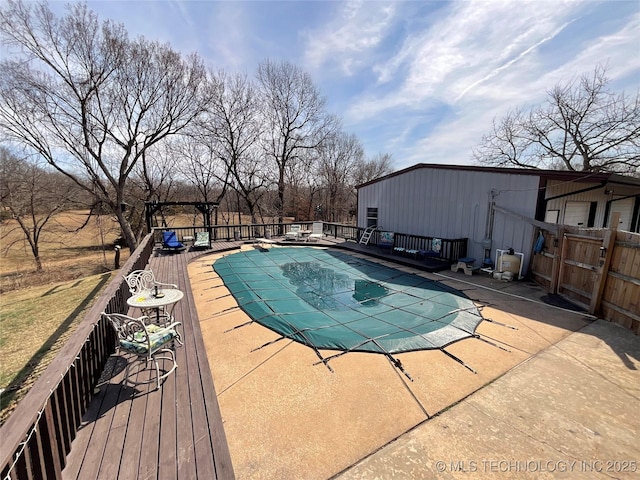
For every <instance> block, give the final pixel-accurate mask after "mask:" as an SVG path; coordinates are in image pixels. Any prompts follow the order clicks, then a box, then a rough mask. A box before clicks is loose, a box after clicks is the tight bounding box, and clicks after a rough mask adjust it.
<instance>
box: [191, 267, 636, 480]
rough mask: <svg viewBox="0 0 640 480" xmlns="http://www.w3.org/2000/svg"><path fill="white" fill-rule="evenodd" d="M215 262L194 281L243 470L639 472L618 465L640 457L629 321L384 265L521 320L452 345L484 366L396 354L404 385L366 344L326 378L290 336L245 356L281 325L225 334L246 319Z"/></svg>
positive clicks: (491, 284)
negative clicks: (365, 348)
mask: <svg viewBox="0 0 640 480" xmlns="http://www.w3.org/2000/svg"><path fill="white" fill-rule="evenodd" d="M218 257H219V255H211V256H207V257H202V258H200V259H198V260H197V261H195V262H193V263H192V264H191V265H190V266H189V277H190V281H191V286H192V290H193V294H194V298H195V301H196V307H197V309H198V315H199V317H200V322H201V327H202V332H203V336H204V341H205V345H206V347H207V352H208V356H209V361H210V365H211V369H212V373H213V377H214V381H215V385H216V391H217V392H218V402H219V404H220V409H221V412H222V416H223V421H224V426H225V433H226V436H227V440H228V443H229V449H230V451H231V457H232V461H233V465H234V470H235V474H236V477H237V478H238V479H244V478H247V479H248V478H251V479H253V478H265V479H275V478H278V479H287V478H291V479H325V478H340V479H356V478H358V479H361V478H367V479H368V478H381V479H386V478H407V479H409V478H473V477H475V478H485V477H487V476H490V475H494V476H498V475H502V476H503V478H514V477H518V478H545V477H546V478H563V476H564V477H565V478H569V477H570V478H580V477H582V478H594V476H595V477H598V476H602V478H608V477H616V478H638V477H640V473H639V472H638V470H640V464H639V463H636V464H635V466H636V472H631V471H627V472H625V471H622V472H621V470H625V469H626V470H631V469H633V466H632V464H624V463H622V462H625V461H626V462H634V461H635V462H640V442H638V440H637V438H638V435H639V432H640V415H638V412H639V411H640V337H637V336H634V335H633V334H632V333H631V332H629V331H627V330H625V329H623V328H622V327H618V326H617V325H613V324H609V323H607V322H603V321H595V322H594V321H593V319H591V318H588V317H587V316H585V315H582V314H576V313H573V312H569V311H566V310H562V309H559V308H556V307H553V306H551V305H547V304H545V303H543V302H541V301H540V297H542V296H544V292H543V291H542V290H541V289H540V288H538V287H537V286H535V285H533V284H531V283H528V282H511V283H506V282H501V281H498V280H493V279H491V278H489V277H484V276H473V277H469V276H465V275H463V274H461V273H452V272H446V273H444V274H442V275H440V274H430V273H424V272H419V271H417V270H413V269H411V268H408V267H397V266H396V265H394V264H392V263H388V264H389V265H391V266H394V267H396V268H398V269H400V270H403V271H410V272H414V273H416V274H419V275H422V276H425V277H427V278H433V279H436V280H440V281H443V282H444V283H446V284H447V285H450V286H452V287H455V288H458V289H459V290H462V291H463V292H464V293H465V294H466V295H467V296H468V297H470V298H472V299H473V300H476V301H478V302H481V303H483V304H484V305H485V307H484V309H483V316H484V317H485V318H491V319H493V320H494V321H495V322H500V323H503V324H506V325H511V326H514V327H516V328H517V330H514V329H511V328H507V327H505V326H502V325H500V324H498V323H491V322H483V323H481V324H480V326H479V328H478V333H480V334H481V335H482V336H483V337H484V338H486V339H487V340H489V341H491V342H494V343H496V344H499V345H502V346H504V347H506V348H508V349H509V350H510V352H506V351H504V350H502V349H500V348H497V347H496V346H494V345H491V344H489V343H486V342H483V341H481V340H478V339H466V340H463V341H461V342H458V343H456V344H453V345H451V346H449V347H447V348H446V350H447V351H449V352H450V353H452V354H453V355H455V356H456V357H458V358H460V359H462V360H464V362H466V364H468V365H469V366H470V367H472V368H473V369H474V370H475V371H476V372H477V373H473V372H472V371H470V370H469V369H467V368H465V367H464V366H463V365H461V364H459V363H458V362H456V361H455V360H453V359H452V358H450V357H448V356H447V355H446V354H444V353H443V352H441V351H423V352H413V353H405V354H399V355H396V357H397V358H398V359H400V360H401V361H402V364H403V365H404V368H405V369H406V371H407V372H408V373H409V374H410V375H411V377H412V378H413V381H411V380H409V379H408V378H407V377H406V376H404V375H403V374H402V373H401V372H400V371H399V370H398V369H397V368H395V367H394V366H393V365H392V364H391V362H390V361H389V360H387V359H386V358H385V357H384V356H382V355H375V354H366V353H349V354H346V355H343V356H340V357H338V358H335V359H333V360H331V362H330V365H331V367H332V369H333V370H334V372H333V373H332V372H330V371H329V370H328V369H327V368H326V367H325V366H324V365H322V364H319V365H314V364H315V363H316V362H318V357H317V356H316V355H315V353H314V352H313V350H311V349H310V348H307V347H305V346H302V345H300V344H297V343H295V342H292V341H289V340H281V341H278V342H276V343H273V344H271V345H268V346H266V347H264V348H261V349H258V350H255V351H252V350H254V349H256V348H258V347H260V346H262V345H264V344H266V343H268V342H270V341H272V340H275V339H277V338H278V335H276V334H275V333H273V332H271V331H270V330H268V329H266V328H264V327H262V326H260V325H258V324H255V323H252V324H249V325H245V326H242V327H240V328H236V329H234V327H237V326H239V325H242V324H244V323H246V322H248V321H249V319H248V317H247V316H246V315H245V314H244V313H243V312H242V311H241V310H239V309H238V308H237V306H236V304H235V301H234V299H233V298H232V297H231V296H230V295H228V291H227V290H226V288H225V287H224V285H223V284H222V281H221V280H220V279H219V278H218V276H217V275H216V273H215V272H214V271H213V269H212V268H211V264H212V263H213V262H214V261H215V259H216V258H218ZM365 258H367V259H369V260H372V259H371V258H369V257H365ZM380 263H387V262H384V261H380ZM525 298H528V299H530V300H526V299H525ZM574 332H576V333H574ZM322 353H323V354H324V356H328V355H331V354H332V353H334V352H322ZM573 461H575V462H576V463H574V464H571V463H570V462H573ZM505 462H510V463H505ZM563 462H564V463H563ZM598 462H601V463H598ZM607 462H612V463H611V464H610V465H609V464H608V463H607ZM614 462H618V463H614ZM551 470H553V471H551ZM562 470H564V471H562ZM598 470H602V472H598Z"/></svg>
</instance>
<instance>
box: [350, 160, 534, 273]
mask: <svg viewBox="0 0 640 480" xmlns="http://www.w3.org/2000/svg"><path fill="white" fill-rule="evenodd" d="M538 185H539V178H538V177H537V176H535V175H513V174H501V173H493V172H478V171H465V170H455V169H451V170H449V169H431V168H428V167H425V168H419V169H415V170H409V171H407V172H405V173H402V174H399V175H395V176H392V177H390V178H388V179H385V180H382V181H379V182H375V183H372V184H371V185H368V186H366V187H362V188H360V189H359V190H358V225H365V224H366V211H367V208H369V207H378V212H379V213H378V215H379V222H378V223H379V225H380V226H382V227H383V229H384V230H388V231H394V232H403V233H410V234H415V235H424V236H432V237H442V238H468V239H469V249H468V254H469V255H470V256H472V257H474V258H475V259H476V261H477V262H476V263H477V264H480V263H482V260H483V258H484V250H483V247H482V240H483V239H484V237H485V225H486V222H487V216H488V213H489V203H490V201H491V192H492V191H493V192H495V203H496V205H498V206H502V207H504V208H507V209H510V210H513V211H516V212H518V213H520V214H522V215H525V216H528V217H532V218H533V217H534V216H535V208H536V201H537V194H538ZM532 243H533V227H532V226H531V225H529V224H528V223H526V222H523V221H520V220H517V219H514V218H513V217H507V216H506V215H504V214H502V213H496V214H495V216H494V228H493V242H492V248H491V249H492V253H491V256H492V258H493V256H494V255H495V249H496V248H501V249H502V248H514V249H515V250H516V251H518V252H523V253H525V267H526V265H528V261H529V252H530V251H531V246H532ZM493 260H494V261H495V259H493Z"/></svg>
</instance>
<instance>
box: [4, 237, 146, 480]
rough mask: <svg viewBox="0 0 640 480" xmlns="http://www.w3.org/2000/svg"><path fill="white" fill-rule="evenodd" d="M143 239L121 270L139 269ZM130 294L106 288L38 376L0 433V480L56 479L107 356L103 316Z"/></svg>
mask: <svg viewBox="0 0 640 480" xmlns="http://www.w3.org/2000/svg"><path fill="white" fill-rule="evenodd" d="M151 240H152V236H151V235H147V236H146V237H145V238H144V239H143V241H142V243H141V244H140V246H139V247H138V248H137V249H136V251H135V252H134V253H133V254H132V255H131V256H130V257H129V259H128V261H127V262H126V264H125V265H124V266H123V267H122V270H121V273H122V275H126V274H127V273H129V272H131V271H133V270H137V269H141V268H144V267H145V266H146V265H147V262H148V260H149V258H150V256H151V253H152V251H153V247H154V243H153V241H151ZM129 295H130V294H129V290H128V288H127V286H126V284H125V283H124V282H123V281H122V276H120V277H119V278H118V279H114V280H113V281H112V282H110V283H109V284H108V285H107V287H106V288H105V290H104V291H103V293H102V294H101V295H100V297H99V298H98V299H97V300H96V301H95V303H94V304H93V307H92V308H91V310H90V311H89V312H88V313H87V315H86V317H85V318H84V320H83V321H82V323H81V324H80V325H79V326H78V329H77V330H76V332H75V333H74V334H73V335H72V336H71V338H70V339H69V341H68V342H67V344H66V345H65V347H64V348H63V349H62V351H61V353H60V354H59V355H58V356H57V357H56V358H55V359H54V360H53V361H52V362H51V364H50V365H49V367H48V368H47V369H46V370H45V371H44V372H43V373H42V375H41V376H40V377H39V379H38V380H37V381H36V383H35V384H34V385H33V387H32V388H31V390H29V392H28V393H27V395H25V397H24V398H23V399H22V400H21V401H20V403H19V404H18V406H17V407H16V410H15V411H14V412H13V413H12V414H11V416H10V417H9V418H8V419H7V421H6V423H5V424H4V425H3V426H2V428H0V438H1V439H2V444H1V446H0V461H1V463H0V467H1V471H2V479H3V480H4V479H7V478H8V479H23V478H24V479H32V478H33V479H50V478H52V479H59V478H61V475H62V470H63V469H64V466H65V462H66V457H67V454H68V453H69V452H70V450H71V443H72V442H73V439H74V438H75V436H76V432H77V431H78V427H79V426H80V423H81V420H82V416H83V415H84V413H85V412H86V411H87V407H88V405H89V402H90V401H91V398H92V396H93V391H94V388H95V386H96V384H97V382H98V379H99V378H100V375H101V374H102V371H103V369H104V366H105V364H106V362H107V360H108V359H109V356H110V355H111V354H112V353H113V352H114V351H115V344H116V343H115V336H114V332H113V328H112V327H111V326H110V325H107V324H106V322H104V321H103V320H102V317H101V313H102V312H103V311H110V312H126V311H127V309H128V306H127V302H126V300H127V298H128V297H129Z"/></svg>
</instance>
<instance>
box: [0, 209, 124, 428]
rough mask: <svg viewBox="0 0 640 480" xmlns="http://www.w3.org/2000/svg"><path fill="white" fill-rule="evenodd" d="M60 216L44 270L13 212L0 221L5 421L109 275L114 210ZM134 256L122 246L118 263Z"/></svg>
mask: <svg viewBox="0 0 640 480" xmlns="http://www.w3.org/2000/svg"><path fill="white" fill-rule="evenodd" d="M85 220H86V212H66V213H64V214H61V215H58V216H57V217H55V219H54V222H52V223H51V225H50V227H49V228H48V229H47V228H45V230H46V231H45V232H43V234H42V239H41V258H42V262H43V270H42V271H40V272H37V271H36V264H35V261H34V259H33V255H32V254H31V250H30V247H29V244H28V243H27V241H26V239H25V238H24V236H23V235H22V232H21V231H20V230H19V228H18V224H17V222H16V221H15V220H6V221H4V222H2V223H1V224H0V239H1V241H0V259H1V260H0V291H1V292H2V295H1V300H0V392H1V393H0V403H1V407H2V411H1V412H0V423H3V422H4V420H5V419H6V418H7V416H8V414H9V413H10V411H11V410H12V409H13V407H14V406H15V404H16V403H17V401H19V400H20V398H22V397H23V396H24V394H25V393H26V392H27V391H28V389H29V387H30V386H31V385H32V384H33V382H34V381H35V380H36V379H37V377H38V375H39V374H40V373H41V372H42V371H43V370H44V369H45V368H46V366H47V365H48V364H49V362H50V361H51V360H52V359H53V358H54V357H55V355H56V353H57V352H58V350H59V349H60V348H61V347H62V346H63V345H64V343H65V342H66V339H67V338H68V337H69V335H70V334H71V333H72V332H73V331H74V329H75V327H76V325H77V324H78V322H79V321H80V320H81V319H82V314H83V312H84V311H85V310H86V309H87V308H88V307H90V305H91V302H92V300H93V299H94V298H95V297H96V295H97V293H99V291H100V289H101V288H102V287H103V286H104V285H106V284H107V283H108V281H109V279H110V278H111V277H112V275H113V273H112V272H111V271H112V270H113V268H114V265H115V263H114V259H115V251H114V248H113V242H114V241H115V240H116V239H117V238H118V236H119V229H118V226H117V224H115V222H113V220H112V219H110V218H106V217H104V218H100V219H96V218H92V219H91V220H90V221H89V223H88V224H87V225H86V226H85V227H84V228H82V229H79V228H80V226H81V225H82V224H83V223H84V222H85ZM128 256H129V251H128V249H126V248H124V249H122V251H121V257H120V263H121V264H123V263H124V262H125V261H126V259H127V258H128Z"/></svg>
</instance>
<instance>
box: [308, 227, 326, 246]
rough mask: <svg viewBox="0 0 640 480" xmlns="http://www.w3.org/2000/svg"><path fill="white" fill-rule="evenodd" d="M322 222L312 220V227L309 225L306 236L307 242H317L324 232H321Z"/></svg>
mask: <svg viewBox="0 0 640 480" xmlns="http://www.w3.org/2000/svg"><path fill="white" fill-rule="evenodd" d="M322 228H323V223H322V222H313V227H311V233H310V234H309V236H308V237H307V242H317V241H318V240H319V239H322V237H323V236H324V233H322Z"/></svg>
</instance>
